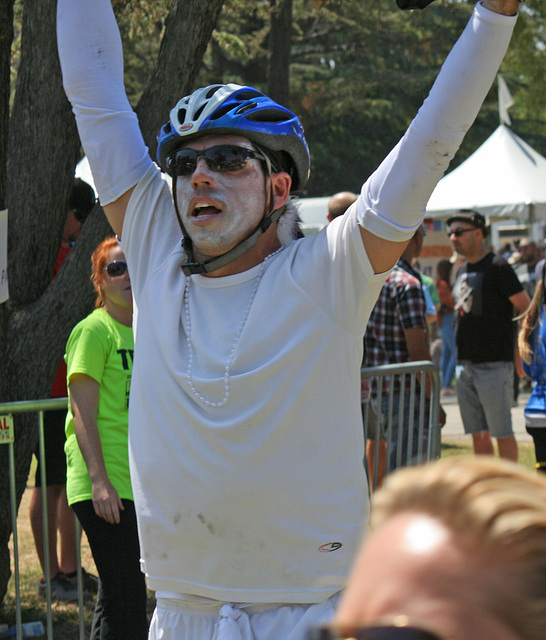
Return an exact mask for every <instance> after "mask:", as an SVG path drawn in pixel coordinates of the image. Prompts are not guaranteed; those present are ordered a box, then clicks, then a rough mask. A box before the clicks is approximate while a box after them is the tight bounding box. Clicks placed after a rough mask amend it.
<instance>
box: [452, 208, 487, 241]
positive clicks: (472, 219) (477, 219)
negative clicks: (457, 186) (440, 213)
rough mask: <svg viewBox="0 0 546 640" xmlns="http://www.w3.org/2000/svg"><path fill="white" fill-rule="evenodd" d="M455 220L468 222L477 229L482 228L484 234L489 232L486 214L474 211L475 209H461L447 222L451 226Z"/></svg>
mask: <svg viewBox="0 0 546 640" xmlns="http://www.w3.org/2000/svg"><path fill="white" fill-rule="evenodd" d="M454 222H468V223H469V224H471V225H472V226H474V227H476V229H481V230H482V231H483V233H484V235H485V234H486V233H487V222H486V220H485V216H482V214H481V213H478V212H477V211H474V209H461V210H460V211H458V212H457V213H456V214H455V215H454V216H451V218H448V220H447V224H448V226H451V225H452V224H453V223H454Z"/></svg>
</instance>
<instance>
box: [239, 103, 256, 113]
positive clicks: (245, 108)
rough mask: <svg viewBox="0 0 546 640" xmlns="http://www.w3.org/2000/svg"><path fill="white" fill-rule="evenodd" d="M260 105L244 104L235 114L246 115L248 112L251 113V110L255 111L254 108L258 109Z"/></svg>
mask: <svg viewBox="0 0 546 640" xmlns="http://www.w3.org/2000/svg"><path fill="white" fill-rule="evenodd" d="M257 105H258V103H257V102H249V103H247V104H244V105H243V106H242V107H239V108H238V109H237V110H236V111H235V113H236V114H237V115H239V114H241V113H246V112H247V111H250V110H251V109H254V107H256V106H257Z"/></svg>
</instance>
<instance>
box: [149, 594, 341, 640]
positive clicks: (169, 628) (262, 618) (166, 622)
mask: <svg viewBox="0 0 546 640" xmlns="http://www.w3.org/2000/svg"><path fill="white" fill-rule="evenodd" d="M339 597H340V594H339V593H337V594H335V595H333V596H332V597H331V598H329V599H328V600H326V601H325V602H321V603H319V604H274V605H267V604H266V605H264V604H233V605H232V604H220V603H211V604H210V605H208V604H206V605H203V604H196V605H193V604H187V603H182V602H180V601H176V600H171V599H163V598H158V599H157V604H156V608H155V611H154V615H153V617H152V622H151V624H150V633H149V636H148V638H149V640H305V637H306V634H307V631H308V630H309V629H310V628H311V627H315V626H318V625H322V624H325V623H327V622H331V621H332V619H333V617H334V612H335V608H336V605H337V603H338V601H339Z"/></svg>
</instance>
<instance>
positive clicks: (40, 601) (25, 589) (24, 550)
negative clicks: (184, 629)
mask: <svg viewBox="0 0 546 640" xmlns="http://www.w3.org/2000/svg"><path fill="white" fill-rule="evenodd" d="M441 455H442V457H446V456H460V455H472V445H471V443H470V442H466V441H458V442H445V443H442V454H441ZM519 456H520V463H521V464H522V465H523V466H525V467H527V468H528V469H530V470H532V471H534V469H535V454H534V447H533V445H532V443H527V442H524V443H519ZM29 478H34V471H33V469H31V473H30V476H29ZM31 491H32V484H31V486H28V487H27V490H26V491H25V493H24V495H23V499H22V501H21V506H20V509H19V516H18V520H17V522H18V542H19V572H20V589H21V604H22V619H23V622H32V621H35V620H41V621H42V622H43V624H44V629H45V628H46V602H45V599H44V598H39V597H38V595H37V586H38V581H39V579H40V577H41V575H42V571H41V568H40V564H39V562H38V558H37V556H36V551H35V548H34V538H33V536H32V531H31V528H30V522H29V503H30V495H31ZM10 546H11V553H12V558H13V547H12V545H11V544H10ZM82 565H83V567H84V568H85V569H86V570H87V571H90V572H91V573H95V574H96V573H97V572H96V569H95V565H94V563H93V557H92V555H91V552H90V550H89V546H88V544H87V540H86V538H85V534H84V535H83V537H82ZM12 570H13V566H12ZM153 607H154V598H153V594H151V593H150V597H149V598H148V613H149V617H151V613H152V610H153ZM93 609H94V599H93V600H90V601H87V602H85V604H84V623H85V637H86V638H87V637H89V631H90V629H91V622H92V618H93ZM52 620H53V633H54V638H55V640H76V639H77V638H79V612H78V606H77V604H75V603H64V602H53V603H52ZM1 622H4V623H7V624H9V625H10V626H11V625H13V624H15V586H14V579H13V577H12V579H11V581H10V584H9V587H8V594H7V596H6V598H5V601H4V605H3V607H2V608H1V609H0V623H1Z"/></svg>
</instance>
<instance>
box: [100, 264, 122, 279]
mask: <svg viewBox="0 0 546 640" xmlns="http://www.w3.org/2000/svg"><path fill="white" fill-rule="evenodd" d="M104 270H105V271H106V273H107V274H108V275H109V276H110V277H111V278H119V276H123V275H125V273H126V272H127V263H126V262H123V261H122V260H114V262H111V263H110V264H107V265H106V266H105V267H104Z"/></svg>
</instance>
